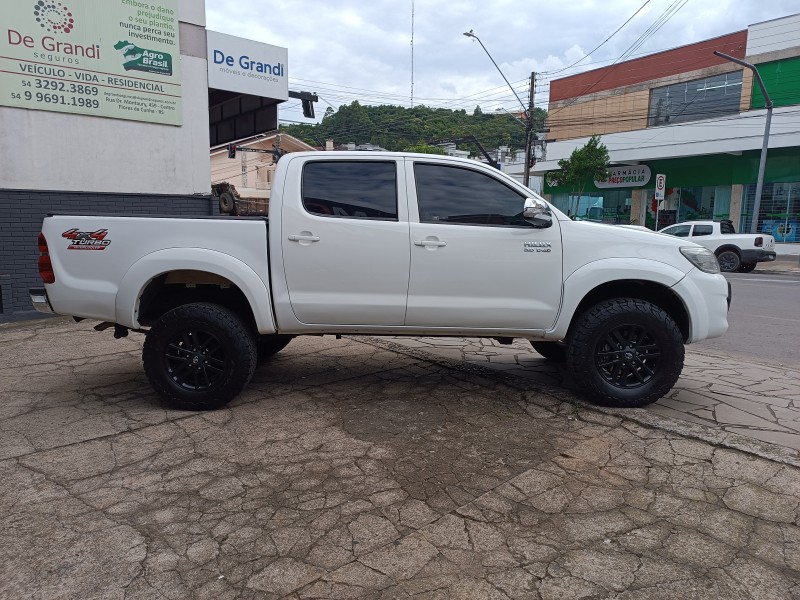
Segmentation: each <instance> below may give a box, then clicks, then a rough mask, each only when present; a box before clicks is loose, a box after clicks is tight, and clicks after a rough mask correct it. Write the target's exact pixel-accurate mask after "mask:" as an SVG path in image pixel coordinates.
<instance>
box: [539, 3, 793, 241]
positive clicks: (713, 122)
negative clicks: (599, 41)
mask: <svg viewBox="0 0 800 600" xmlns="http://www.w3.org/2000/svg"><path fill="white" fill-rule="evenodd" d="M714 51H719V52H722V53H724V54H728V55H730V56H733V57H735V58H738V59H741V60H745V61H747V62H749V63H752V64H754V65H755V66H756V68H757V69H758V72H759V74H760V75H761V77H762V79H763V81H764V83H765V87H766V89H767V93H768V94H769V96H770V98H771V99H772V102H773V104H774V111H773V116H772V124H771V128H770V137H769V151H768V158H767V163H766V170H765V177H764V182H765V183H764V190H763V194H762V199H761V206H760V211H759V215H758V230H759V231H763V232H767V233H771V234H772V235H774V236H775V238H776V240H777V241H778V242H782V241H785V242H795V241H800V233H799V232H798V225H799V224H800V15H793V16H788V17H784V18H781V19H776V20H773V21H768V22H764V23H757V24H754V25H750V26H749V27H748V28H747V29H746V30H742V31H738V32H734V33H731V34H728V35H724V36H720V37H717V38H713V39H709V40H704V41H702V42H698V43H695V44H690V45H688V46H683V47H680V48H675V49H672V50H668V51H665V52H659V53H655V54H651V55H648V56H644V57H641V58H637V59H635V60H630V61H626V62H622V63H618V64H615V65H611V66H609V67H604V68H601V69H595V70H592V71H587V72H584V73H580V74H578V75H573V76H570V77H565V78H562V79H558V80H553V81H552V82H551V86H550V105H549V114H548V126H549V133H548V142H547V150H546V156H545V158H544V159H543V160H541V161H539V162H538V163H537V164H536V173H537V174H540V175H546V174H548V173H549V174H550V177H547V178H546V181H547V183H546V185H545V189H544V191H545V193H546V194H548V195H549V197H550V199H551V200H552V201H553V202H554V203H555V204H556V205H557V206H559V207H560V208H563V209H564V210H565V211H567V210H569V211H570V212H573V213H574V214H575V216H576V218H587V219H592V220H598V221H605V222H612V223H622V222H624V223H628V222H631V223H637V224H641V225H647V226H648V227H651V228H656V227H657V228H658V229H661V228H662V227H665V226H666V225H669V224H672V223H675V222H679V221H686V220H692V219H708V218H714V219H730V220H732V221H733V222H734V224H735V225H736V226H737V229H739V230H741V231H749V230H750V228H751V221H752V215H753V207H754V201H755V188H756V181H757V176H758V167H759V158H760V153H761V147H762V143H763V135H764V127H765V121H766V112H767V111H766V110H765V108H764V107H765V100H764V97H763V95H762V94H761V92H760V88H759V86H758V85H757V83H756V82H755V81H754V78H753V76H752V72H751V71H750V70H749V69H745V68H743V67H742V66H740V65H738V64H736V63H733V62H730V61H728V60H726V59H724V58H722V57H719V56H716V55H715V54H714ZM591 135H599V136H600V137H601V140H602V142H603V144H604V145H605V146H606V147H607V148H608V151H609V159H610V173H609V174H610V176H609V178H608V179H607V180H605V181H586V182H583V185H582V186H580V187H582V188H583V190H582V193H581V194H580V198H576V197H575V196H576V190H574V189H568V188H567V187H566V186H563V185H559V184H558V178H557V171H558V160H559V159H562V158H568V157H569V156H570V154H571V153H572V151H573V150H575V149H576V148H579V147H582V146H583V145H584V144H585V143H586V142H587V141H588V139H589V137H590V136H591ZM657 174H663V175H665V176H666V189H665V197H664V199H663V200H660V201H658V202H657V201H656V200H655V179H656V175H657Z"/></svg>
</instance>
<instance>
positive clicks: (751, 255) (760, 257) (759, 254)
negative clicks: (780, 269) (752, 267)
mask: <svg viewBox="0 0 800 600" xmlns="http://www.w3.org/2000/svg"><path fill="white" fill-rule="evenodd" d="M776 256H777V255H776V254H775V251H774V250H763V249H761V248H756V249H755V250H742V262H743V263H757V262H767V261H772V260H775V258H776Z"/></svg>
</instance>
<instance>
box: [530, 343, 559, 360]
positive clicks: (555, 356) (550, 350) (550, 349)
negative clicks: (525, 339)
mask: <svg viewBox="0 0 800 600" xmlns="http://www.w3.org/2000/svg"><path fill="white" fill-rule="evenodd" d="M531 346H533V349H534V350H536V352H538V353H539V354H541V355H542V356H544V357H545V358H546V359H547V360H549V361H552V362H558V363H563V362H566V360H567V345H566V344H565V343H564V342H550V341H534V340H531Z"/></svg>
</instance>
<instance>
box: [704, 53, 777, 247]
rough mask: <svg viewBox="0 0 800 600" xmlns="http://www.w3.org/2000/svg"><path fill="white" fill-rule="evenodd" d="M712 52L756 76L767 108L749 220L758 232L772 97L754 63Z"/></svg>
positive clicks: (752, 229) (752, 231)
mask: <svg viewBox="0 0 800 600" xmlns="http://www.w3.org/2000/svg"><path fill="white" fill-rule="evenodd" d="M714 54H716V55H717V56H720V57H722V58H724V59H726V60H729V61H731V62H734V63H736V64H737V65H742V66H743V67H747V68H748V69H750V70H751V71H752V72H753V76H754V77H755V78H756V81H757V82H758V87H760V88H761V93H762V94H763V96H764V103H765V106H766V108H767V122H766V123H765V124H764V143H763V144H762V145H761V160H760V161H759V163H758V179H756V197H755V201H754V202H753V218H752V221H751V225H750V228H751V231H750V232H751V233H758V213H759V212H760V211H761V192H762V190H763V188H764V167H766V164H767V147H768V146H769V127H770V123H771V122H772V99H771V98H770V97H769V94H768V93H767V88H766V87H765V86H764V80H762V79H761V74H760V73H759V72H758V69H756V67H755V65H751V64H750V63H749V62H745V61H743V60H740V59H738V58H736V57H733V56H729V55H728V54H723V53H722V52H718V51H716V50H715V51H714Z"/></svg>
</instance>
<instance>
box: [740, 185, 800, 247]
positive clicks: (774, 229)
mask: <svg viewBox="0 0 800 600" xmlns="http://www.w3.org/2000/svg"><path fill="white" fill-rule="evenodd" d="M755 190H756V186H755V185H748V186H747V188H746V190H745V202H743V203H742V213H741V219H740V223H741V227H740V229H741V230H742V231H743V232H748V233H749V232H750V228H751V222H752V218H753V206H754V204H755ZM757 231H759V232H761V233H767V234H769V235H771V236H773V237H774V238H775V241H776V242H778V243H787V242H788V243H797V242H800V182H787V183H765V184H764V189H763V191H762V194H761V205H760V210H759V214H758V227H757Z"/></svg>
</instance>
